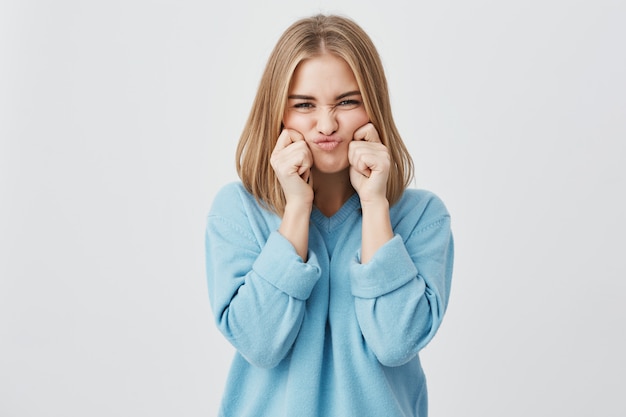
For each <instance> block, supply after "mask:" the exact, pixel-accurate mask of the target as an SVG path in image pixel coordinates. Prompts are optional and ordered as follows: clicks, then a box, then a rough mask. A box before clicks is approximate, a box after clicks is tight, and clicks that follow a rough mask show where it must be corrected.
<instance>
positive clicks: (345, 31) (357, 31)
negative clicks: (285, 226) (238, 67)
mask: <svg viewBox="0 0 626 417" xmlns="http://www.w3.org/2000/svg"><path fill="white" fill-rule="evenodd" d="M323 52H330V53H333V54H335V55H337V56H339V57H341V58H343V59H344V60H345V61H346V62H347V63H348V65H349V66H350V68H351V69H352V72H353V73H354V76H355V78H356V81H357V83H358V86H359V89H360V91H361V96H362V97H363V103H364V106H365V111H366V112H367V114H368V116H369V118H370V121H371V122H372V124H373V125H374V127H375V128H376V130H377V131H378V134H379V137H380V140H381V142H382V143H383V145H385V146H386V147H387V149H388V150H389V153H390V155H391V161H392V165H391V171H390V173H389V179H388V182H387V199H388V200H389V204H390V205H393V204H394V203H395V202H396V201H398V199H399V198H400V197H401V195H402V193H403V192H404V190H405V189H406V188H407V187H408V185H409V183H410V182H411V180H412V178H413V160H412V159H411V156H410V155H409V153H408V150H407V148H406V146H405V144H404V142H403V141H402V138H401V137H400V134H399V133H398V129H397V128H396V125H395V123H394V121H393V117H392V114H391V104H390V99H389V91H388V87H387V79H386V77H385V73H384V70H383V66H382V62H381V59H380V56H379V55H378V52H377V51H376V48H375V46H374V44H373V42H372V40H371V39H370V37H369V36H368V35H367V33H365V31H364V30H363V29H362V28H361V27H360V26H358V25H357V24H356V23H355V22H353V21H352V20H350V19H347V18H345V17H341V16H334V15H330V16H326V15H321V14H320V15H316V16H312V17H309V18H304V19H301V20H298V21H297V22H295V23H294V24H292V25H291V26H290V27H289V28H287V30H286V31H285V32H284V33H283V34H282V36H281V37H280V39H279V40H278V42H277V44H276V46H275V47H274V50H273V51H272V53H271V54H270V57H269V59H268V62H267V65H266V67H265V71H264V73H263V75H262V77H261V82H260V85H259V89H258V91H257V94H256V97H255V99H254V103H253V105H252V110H251V112H250V115H249V117H248V121H247V122H246V124H245V127H244V130H243V132H242V134H241V138H240V139H239V144H238V146H237V153H236V164H237V173H238V174H239V177H240V178H241V181H242V182H243V184H244V186H245V187H246V189H247V190H248V191H249V192H250V193H251V194H252V195H253V196H254V197H255V198H256V199H257V200H258V201H259V203H261V204H262V205H263V206H264V207H266V208H267V209H269V210H272V211H274V212H275V213H277V214H279V215H282V213H283V211H284V208H285V196H284V194H283V191H282V187H281V186H280V183H279V182H278V178H277V177H276V175H275V173H274V170H273V169H272V167H271V165H270V156H271V154H272V151H273V149H274V146H275V144H276V140H277V139H278V136H279V135H280V132H281V130H282V119H283V115H284V112H285V108H286V103H287V94H288V90H289V85H290V83H291V78H292V76H293V73H294V72H295V70H296V67H297V66H298V64H299V63H300V62H301V61H303V60H304V59H307V58H311V57H314V56H316V55H320V54H322V53H323Z"/></svg>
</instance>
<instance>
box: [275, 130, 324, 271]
mask: <svg viewBox="0 0 626 417" xmlns="http://www.w3.org/2000/svg"><path fill="white" fill-rule="evenodd" d="M270 163H271V164H272V168H274V172H275V173H276V176H277V177H278V181H279V182H280V186H281V187H282V188H283V192H284V193H285V203H286V204H285V211H284V213H283V217H282V220H281V222H280V227H279V228H278V232H279V233H280V234H281V235H283V236H284V237H285V239H287V240H288V241H289V242H290V243H291V244H292V245H293V247H294V249H295V250H296V252H297V253H298V255H300V257H301V258H302V260H303V261H304V262H306V261H307V258H308V256H307V255H308V248H309V217H310V215H311V210H312V209H313V196H314V195H313V184H311V183H312V182H313V178H312V177H311V167H312V166H313V155H312V154H311V150H310V149H309V146H308V145H307V144H306V142H305V141H304V136H302V135H301V134H300V133H299V132H297V131H295V130H292V129H284V130H283V131H282V132H281V133H280V135H279V136H278V140H277V141H276V146H275V147H274V151H273V152H272V156H271V158H270Z"/></svg>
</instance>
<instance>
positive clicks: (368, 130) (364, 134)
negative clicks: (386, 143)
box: [354, 123, 381, 143]
mask: <svg viewBox="0 0 626 417" xmlns="http://www.w3.org/2000/svg"><path fill="white" fill-rule="evenodd" d="M354 140H363V141H366V142H375V143H381V142H380V137H379V136H378V131H377V130H376V128H375V127H374V125H373V124H372V123H368V124H366V125H364V126H361V127H360V128H358V129H357V130H356V131H355V132H354Z"/></svg>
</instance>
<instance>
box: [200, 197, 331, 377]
mask: <svg viewBox="0 0 626 417" xmlns="http://www.w3.org/2000/svg"><path fill="white" fill-rule="evenodd" d="M231 190H232V189H231ZM240 192H241V193H243V191H240ZM252 204H255V203H254V202H253V200H250V201H249V200H246V199H244V198H242V197H241V196H240V195H239V193H237V192H228V191H226V192H222V193H220V194H219V195H218V196H217V197H216V199H215V201H214V203H213V207H212V210H211V214H210V215H209V217H208V219H207V228H206V272H207V281H208V288H209V295H210V300H211V307H212V309H213V314H214V316H215V320H216V324H217V327H218V328H219V330H220V331H221V332H222V333H223V334H224V336H225V337H226V338H227V339H228V340H229V342H230V343H231V344H232V345H233V346H234V347H235V348H236V349H237V351H238V352H239V353H240V354H241V355H242V356H243V357H245V358H246V360H248V361H249V362H250V363H252V364H254V365H256V366H260V367H273V366H275V365H277V364H278V363H279V362H280V361H281V360H282V359H283V358H284V357H285V356H286V355H287V353H288V351H289V349H290V348H291V346H292V344H293V342H294V341H295V339H296V336H297V335H298V332H299V330H300V326H301V324H302V320H303V317H304V310H305V302H306V299H308V297H309V295H310V294H311V291H312V289H313V287H314V286H315V284H316V283H317V280H318V279H319V277H320V269H319V267H318V266H317V265H318V263H317V260H316V259H315V257H314V256H311V257H310V259H309V262H308V263H304V262H303V261H302V258H301V257H300V256H299V255H298V254H297V253H296V250H295V249H294V247H293V245H292V244H291V243H290V242H289V241H288V240H287V239H286V238H284V237H283V236H282V235H281V234H280V233H278V232H277V231H273V232H269V235H267V236H262V234H260V233H259V232H258V230H257V229H258V224H255V223H253V222H254V221H255V220H254V216H255V214H256V212H255V211H254V210H250V209H246V207H247V206H246V205H248V206H250V205H252ZM257 221H258V220H257Z"/></svg>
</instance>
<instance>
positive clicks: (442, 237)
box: [350, 196, 454, 366]
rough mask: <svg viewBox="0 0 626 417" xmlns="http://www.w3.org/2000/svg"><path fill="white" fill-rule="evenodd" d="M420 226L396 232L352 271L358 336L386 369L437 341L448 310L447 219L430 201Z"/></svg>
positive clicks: (451, 248) (353, 265)
mask: <svg viewBox="0 0 626 417" xmlns="http://www.w3.org/2000/svg"><path fill="white" fill-rule="evenodd" d="M409 218H410V216H409ZM420 220H421V221H419V222H418V223H416V224H415V225H414V227H412V228H410V230H407V229H408V228H407V227H406V225H401V226H400V227H398V228H397V229H398V230H400V232H397V234H396V235H395V236H394V237H393V238H392V239H391V240H390V241H389V242H387V243H386V244H385V245H384V246H383V247H382V248H380V249H379V251H378V252H377V253H376V254H375V255H374V257H373V259H372V260H371V261H370V262H369V263H367V264H364V265H362V264H360V262H359V260H358V258H357V259H354V260H353V262H352V263H351V266H350V279H351V286H352V294H353V296H354V297H355V310H356V315H357V320H358V323H359V326H360V328H361V332H362V334H363V337H364V339H365V341H366V343H367V344H368V346H369V347H370V349H371V350H372V351H373V352H374V354H375V355H376V357H377V358H378V360H379V361H380V362H381V364H383V365H386V366H399V365H402V364H404V363H406V362H408V361H409V360H411V359H412V358H413V357H414V356H415V355H417V353H418V352H419V350H420V349H422V348H423V347H424V346H425V345H426V344H427V343H428V342H429V341H430V340H431V339H432V337H433V336H434V335H435V333H436V331H437V329H438V328H439V325H440V324H441V321H442V319H443V315H444V313H445V310H446V307H447V304H448V299H449V293H450V284H451V279H452V263H453V256H454V245H453V239H452V233H451V230H450V217H449V215H448V214H447V211H446V210H445V207H444V206H443V203H441V201H439V200H438V199H437V198H436V197H434V196H433V197H432V198H431V199H430V201H429V202H428V206H427V207H426V208H425V211H424V213H423V214H422V216H421V219H420ZM407 221H408V220H405V223H406V222H407Z"/></svg>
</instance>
